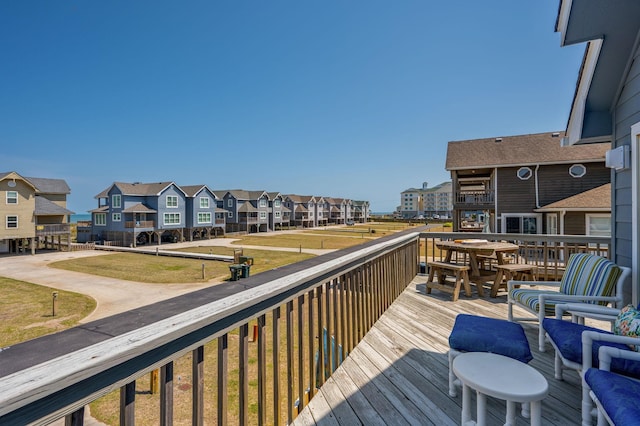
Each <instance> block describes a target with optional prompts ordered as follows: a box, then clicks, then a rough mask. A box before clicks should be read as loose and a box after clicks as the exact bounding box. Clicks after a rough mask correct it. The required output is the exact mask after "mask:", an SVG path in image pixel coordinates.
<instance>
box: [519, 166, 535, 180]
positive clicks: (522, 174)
mask: <svg viewBox="0 0 640 426" xmlns="http://www.w3.org/2000/svg"><path fill="white" fill-rule="evenodd" d="M517 174H518V179H520V180H527V179H529V178H530V177H531V176H532V175H533V172H532V171H531V169H530V168H529V167H520V168H519V169H518V172H517Z"/></svg>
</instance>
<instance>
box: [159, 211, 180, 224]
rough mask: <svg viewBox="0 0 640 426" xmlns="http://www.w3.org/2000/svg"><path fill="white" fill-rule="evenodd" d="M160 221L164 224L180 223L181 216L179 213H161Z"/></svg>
mask: <svg viewBox="0 0 640 426" xmlns="http://www.w3.org/2000/svg"><path fill="white" fill-rule="evenodd" d="M172 218H173V219H172ZM176 219H177V221H176ZM162 223H163V224H164V225H180V224H181V223H182V217H181V216H180V213H164V214H163V215H162Z"/></svg>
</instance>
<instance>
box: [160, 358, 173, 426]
mask: <svg viewBox="0 0 640 426" xmlns="http://www.w3.org/2000/svg"><path fill="white" fill-rule="evenodd" d="M172 424H173V362H169V363H168V364H166V365H164V366H163V367H162V368H160V425H161V426H171V425H172Z"/></svg>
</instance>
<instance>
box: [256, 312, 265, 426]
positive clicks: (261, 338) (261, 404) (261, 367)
mask: <svg viewBox="0 0 640 426" xmlns="http://www.w3.org/2000/svg"><path fill="white" fill-rule="evenodd" d="M265 328H266V317H265V316H264V315H260V316H259V317H258V426H262V425H265V424H266V423H267V346H266V333H265Z"/></svg>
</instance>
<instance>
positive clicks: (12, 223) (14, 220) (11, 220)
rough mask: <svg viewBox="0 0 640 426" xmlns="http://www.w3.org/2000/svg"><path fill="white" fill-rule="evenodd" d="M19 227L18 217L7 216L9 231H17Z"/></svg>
mask: <svg viewBox="0 0 640 426" xmlns="http://www.w3.org/2000/svg"><path fill="white" fill-rule="evenodd" d="M17 227H18V216H7V229H16V228H17Z"/></svg>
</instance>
